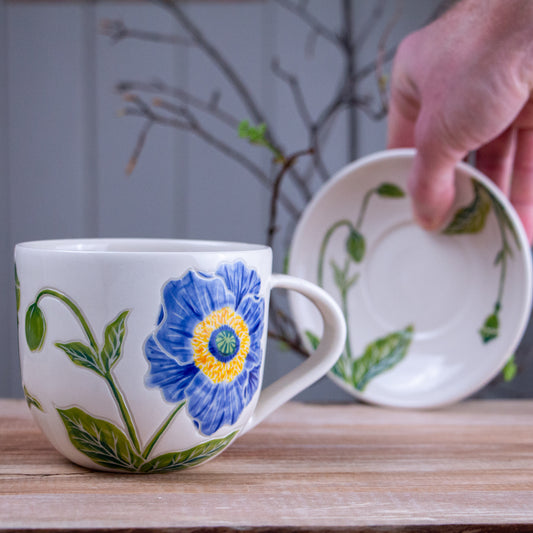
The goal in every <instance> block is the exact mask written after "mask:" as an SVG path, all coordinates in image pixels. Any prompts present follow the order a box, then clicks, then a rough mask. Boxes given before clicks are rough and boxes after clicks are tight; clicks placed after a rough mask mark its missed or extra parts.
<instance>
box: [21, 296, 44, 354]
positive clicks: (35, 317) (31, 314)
mask: <svg viewBox="0 0 533 533" xmlns="http://www.w3.org/2000/svg"><path fill="white" fill-rule="evenodd" d="M25 332H26V342H27V343H28V347H29V349H30V350H31V351H32V352H35V351H37V350H40V349H41V348H42V346H43V342H44V337H45V335H46V320H45V318H44V313H43V312H42V311H41V309H40V308H39V306H38V305H37V304H36V303H34V304H31V305H30V306H29V307H28V311H27V312H26V322H25Z"/></svg>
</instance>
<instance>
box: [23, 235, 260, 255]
mask: <svg viewBox="0 0 533 533" xmlns="http://www.w3.org/2000/svg"><path fill="white" fill-rule="evenodd" d="M15 249H21V250H32V251H34V252H45V253H69V254H105V255H125V254H149V255H168V254H170V255H182V254H191V253H194V254H196V253H201V254H220V253H247V252H265V251H268V250H270V247H269V246H267V245H264V244H254V243H245V242H238V241H222V240H220V241H219V240H203V239H170V238H150V237H142V238H131V237H112V238H106V237H96V238H79V239H77V238H68V239H42V240H32V241H24V242H20V243H17V244H16V245H15Z"/></svg>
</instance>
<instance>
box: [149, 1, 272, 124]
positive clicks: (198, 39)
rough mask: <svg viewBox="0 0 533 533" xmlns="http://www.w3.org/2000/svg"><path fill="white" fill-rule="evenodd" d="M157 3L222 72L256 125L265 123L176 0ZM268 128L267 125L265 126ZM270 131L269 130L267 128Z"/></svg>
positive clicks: (248, 94) (248, 93)
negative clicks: (175, 20) (172, 16)
mask: <svg viewBox="0 0 533 533" xmlns="http://www.w3.org/2000/svg"><path fill="white" fill-rule="evenodd" d="M155 1H156V2H157V3H159V4H162V5H163V6H165V7H167V8H168V9H170V11H171V12H172V14H173V15H174V17H175V18H176V19H177V20H178V22H179V23H180V24H181V25H182V26H183V27H184V28H185V29H186V30H187V31H188V32H189V33H190V35H191V37H192V39H193V41H194V42H195V43H196V44H197V45H198V46H199V47H200V48H201V49H202V50H203V51H204V52H205V53H206V54H207V55H208V56H209V57H210V58H211V60H212V61H213V62H214V63H215V65H217V67H218V68H219V69H220V70H221V71H222V73H223V74H224V76H226V78H227V79H228V81H229V82H230V83H231V84H232V85H233V87H234V88H235V90H236V91H237V93H238V94H239V96H240V97H241V99H242V101H243V102H244V104H245V106H246V108H247V109H248V112H249V113H250V115H251V117H252V118H253V119H254V121H256V122H257V123H262V122H264V123H265V124H266V123H267V119H266V117H265V115H264V114H263V112H262V111H261V110H260V109H259V106H258V104H257V103H256V101H255V99H254V97H253V96H252V93H251V91H250V90H249V89H248V87H246V85H245V84H244V83H243V81H242V80H241V78H240V77H239V76H238V74H237V73H236V72H235V70H234V69H233V67H232V66H231V64H230V63H229V61H227V60H226V59H225V58H224V57H223V56H222V54H221V53H220V51H219V50H218V49H217V48H216V47H215V46H214V45H213V44H212V43H211V42H210V41H209V40H208V39H207V38H206V37H205V35H204V34H203V33H202V31H201V30H200V28H198V26H196V24H195V23H194V22H193V21H192V20H191V19H190V18H189V17H188V16H187V15H186V14H185V12H184V11H183V10H182V9H181V7H180V6H179V1H178V0H155ZM267 126H268V125H267ZM268 129H269V130H270V128H268Z"/></svg>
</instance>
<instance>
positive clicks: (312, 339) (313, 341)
mask: <svg viewBox="0 0 533 533" xmlns="http://www.w3.org/2000/svg"><path fill="white" fill-rule="evenodd" d="M305 336H306V337H307V340H308V341H309V342H310V343H311V346H312V347H313V350H316V349H317V348H318V345H319V344H320V338H319V337H318V336H317V335H315V334H314V333H312V332H311V331H309V330H306V332H305Z"/></svg>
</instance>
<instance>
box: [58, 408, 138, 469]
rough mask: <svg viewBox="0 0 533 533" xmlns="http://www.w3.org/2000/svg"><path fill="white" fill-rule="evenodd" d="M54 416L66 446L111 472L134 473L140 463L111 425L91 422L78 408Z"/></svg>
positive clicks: (90, 418) (59, 411)
mask: <svg viewBox="0 0 533 533" xmlns="http://www.w3.org/2000/svg"><path fill="white" fill-rule="evenodd" d="M57 412H58V413H59V415H60V416H61V420H62V421H63V424H64V425H65V429H66V430H67V433H68V437H69V439H70V442H71V443H72V444H73V445H74V447H75V448H76V449H77V450H78V451H80V452H81V453H83V454H84V455H86V456H87V457H89V459H91V460H92V461H94V462H95V463H96V464H99V465H100V466H104V467H106V468H112V469H114V470H127V471H137V470H138V469H139V467H140V466H141V464H142V463H143V458H142V457H140V456H139V455H138V454H137V453H135V451H134V450H133V448H132V446H131V444H130V441H129V439H128V437H126V435H125V434H124V432H123V431H122V430H121V429H119V428H117V427H116V426H115V425H114V424H112V423H111V422H108V421H107V420H102V419H100V418H94V417H92V416H91V415H89V414H87V413H86V412H84V411H83V410H81V409H79V408H78V407H72V408H70V409H58V410H57Z"/></svg>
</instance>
